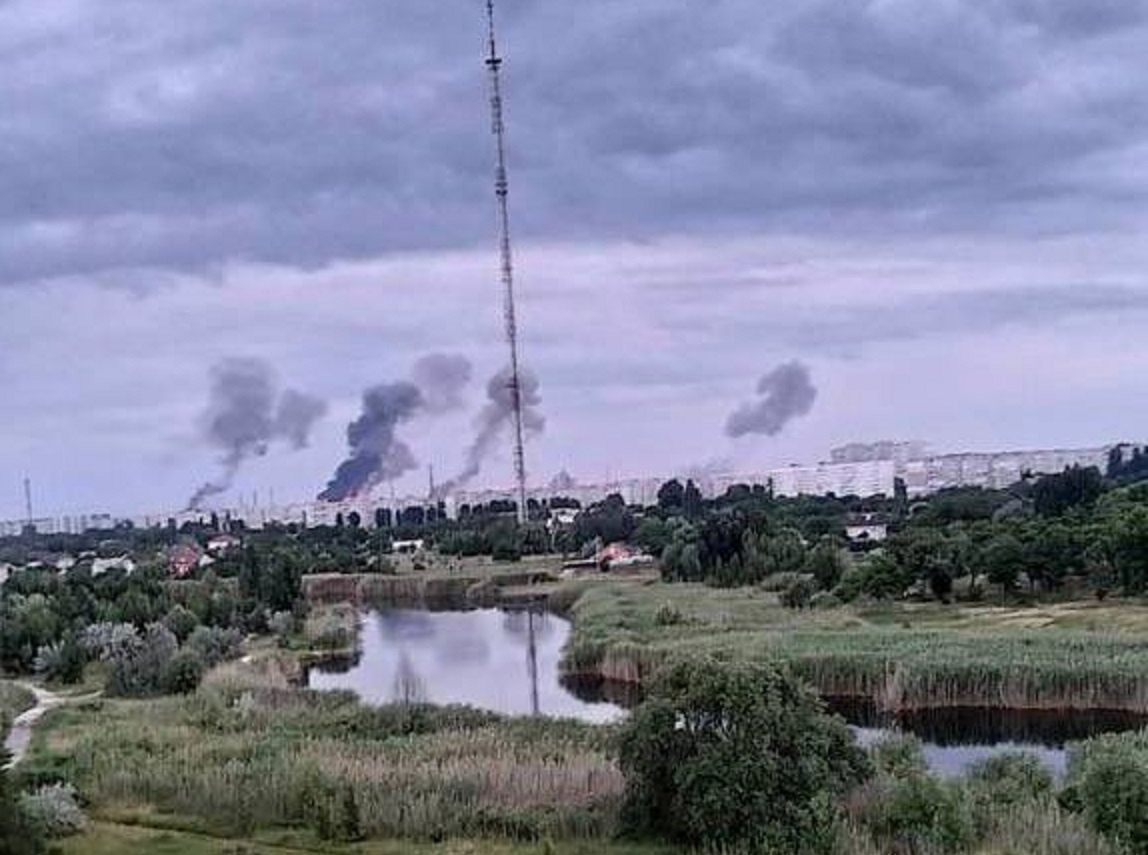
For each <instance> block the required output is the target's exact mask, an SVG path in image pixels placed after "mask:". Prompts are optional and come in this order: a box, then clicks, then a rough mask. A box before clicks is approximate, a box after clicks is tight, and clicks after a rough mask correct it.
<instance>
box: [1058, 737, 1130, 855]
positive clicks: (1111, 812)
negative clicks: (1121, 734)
mask: <svg viewBox="0 0 1148 855" xmlns="http://www.w3.org/2000/svg"><path fill="white" fill-rule="evenodd" d="M1075 790H1076V793H1077V794H1078V796H1079V798H1080V802H1081V804H1082V805H1083V807H1084V814H1085V816H1086V817H1087V819H1088V822H1089V824H1090V825H1091V826H1092V827H1093V828H1094V829H1096V830H1097V831H1099V832H1100V833H1101V834H1104V835H1106V836H1108V837H1111V838H1112V839H1114V840H1117V841H1119V842H1120V843H1122V844H1123V845H1124V846H1125V847H1126V848H1127V849H1128V850H1129V851H1130V852H1133V853H1136V855H1143V853H1148V765H1146V764H1145V762H1144V758H1143V757H1139V756H1136V755H1135V754H1124V753H1119V752H1107V751H1106V752H1103V753H1101V754H1100V755H1099V756H1096V757H1094V758H1091V759H1089V760H1088V761H1087V762H1086V764H1085V767H1084V770H1083V772H1082V774H1081V775H1080V778H1079V781H1078V782H1077V783H1076V786H1075Z"/></svg>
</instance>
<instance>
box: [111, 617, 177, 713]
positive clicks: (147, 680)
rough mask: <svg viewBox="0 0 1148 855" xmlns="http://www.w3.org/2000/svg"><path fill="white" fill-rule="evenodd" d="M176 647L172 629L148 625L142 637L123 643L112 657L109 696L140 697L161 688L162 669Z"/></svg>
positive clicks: (154, 692)
mask: <svg viewBox="0 0 1148 855" xmlns="http://www.w3.org/2000/svg"><path fill="white" fill-rule="evenodd" d="M177 647H178V644H177V642H176V640H175V636H174V635H173V634H172V632H171V630H170V629H168V628H167V627H166V626H164V625H163V624H160V623H153V624H150V625H149V626H148V628H147V630H146V631H145V633H144V635H143V637H140V636H138V635H137V636H136V637H135V639H134V642H132V643H130V644H128V643H125V644H124V645H122V646H121V647H119V648H118V649H116V651H115V653H114V654H113V655H112V672H111V674H110V675H109V676H108V694H111V695H122V696H125V697H143V696H146V695H154V694H157V693H159V692H160V691H161V690H162V688H163V675H164V669H165V668H166V667H167V664H168V662H169V661H170V660H171V657H172V656H174V655H175V651H176V649H177Z"/></svg>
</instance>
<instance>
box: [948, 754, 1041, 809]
mask: <svg viewBox="0 0 1148 855" xmlns="http://www.w3.org/2000/svg"><path fill="white" fill-rule="evenodd" d="M966 777H967V780H968V782H969V784H970V786H973V787H975V788H980V789H983V790H985V791H986V792H987V795H988V796H989V797H990V799H991V801H992V803H993V804H994V805H995V806H998V807H1000V806H1004V805H1016V804H1020V803H1021V802H1025V801H1030V800H1032V799H1037V798H1042V797H1044V796H1050V795H1051V794H1052V784H1053V781H1052V773H1051V772H1049V771H1048V769H1046V768H1045V766H1044V764H1042V763H1041V762H1040V760H1039V759H1038V758H1037V757H1036V756H1034V755H1032V754H1026V753H1024V752H1019V751H1018V752H1007V753H1004V754H997V755H995V756H993V757H988V758H986V759H984V760H981V761H980V762H978V763H976V764H974V765H973V767H972V768H971V769H970V770H969V773H968V775H967V776H966Z"/></svg>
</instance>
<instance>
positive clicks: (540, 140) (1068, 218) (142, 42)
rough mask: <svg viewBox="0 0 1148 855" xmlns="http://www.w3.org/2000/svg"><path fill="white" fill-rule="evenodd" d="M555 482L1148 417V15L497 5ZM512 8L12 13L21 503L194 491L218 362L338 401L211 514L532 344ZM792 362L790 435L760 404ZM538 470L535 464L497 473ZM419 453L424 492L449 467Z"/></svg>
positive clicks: (68, 506)
mask: <svg viewBox="0 0 1148 855" xmlns="http://www.w3.org/2000/svg"><path fill="white" fill-rule="evenodd" d="M498 11H499V23H500V27H501V33H500V36H501V41H502V43H503V44H502V47H503V53H504V54H505V56H506V64H505V66H504V70H505V94H506V109H507V125H508V134H509V162H510V170H511V196H510V203H511V217H512V223H513V229H514V235H515V250H516V262H517V267H518V286H519V297H520V303H519V315H520V325H521V332H522V351H523V358H524V361H525V362H526V363H527V364H528V365H529V367H530V368H531V370H532V371H533V372H534V373H535V374H536V375H537V376H538V378H539V380H540V383H541V395H542V399H543V403H542V407H541V409H542V411H543V413H544V415H545V417H546V420H547V427H546V430H545V432H544V433H543V434H542V435H540V436H538V437H535V438H534V439H532V441H531V443H530V445H529V447H528V450H527V458H528V468H529V471H530V477H531V480H532V481H533V482H536V483H544V482H546V481H548V480H549V479H550V477H552V476H553V475H554V474H555V473H557V472H559V471H560V470H562V469H567V470H568V471H569V472H570V473H571V474H573V475H574V476H575V477H576V478H578V479H579V480H581V481H584V482H594V481H600V480H602V479H604V478H608V477H617V476H621V475H661V474H669V473H673V472H679V471H685V470H688V469H690V468H692V467H698V466H715V465H717V466H723V467H732V468H734V469H736V470H745V471H754V470H761V469H764V468H768V467H771V466H776V465H784V464H786V463H790V462H812V461H815V460H818V459H823V458H825V457H826V456H827V455H828V450H829V448H830V447H831V446H832V445H834V444H837V443H842V442H848V441H854V440H870V439H881V438H913V439H923V440H927V441H929V442H930V443H931V445H932V447H933V448H935V449H938V450H942V451H955V450H965V449H980V450H993V449H1005V448H1018V447H1036V448H1039V447H1052V446H1062V447H1063V446H1084V445H1093V444H1101V443H1105V442H1110V441H1116V440H1124V439H1128V440H1143V439H1145V438H1148V437H1146V434H1148V431H1145V429H1144V426H1145V424H1148V395H1146V394H1145V391H1146V387H1148V379H1146V378H1148V335H1145V331H1146V330H1148V281H1146V278H1145V277H1146V274H1145V271H1146V270H1148V241H1146V239H1145V237H1144V235H1145V226H1146V225H1148V207H1146V202H1148V95H1146V94H1145V92H1144V87H1143V81H1144V79H1145V77H1146V75H1148V53H1146V52H1145V51H1144V49H1143V48H1144V45H1145V44H1148V2H1144V0H1091V2H1089V3H1081V2H1079V0H959V1H958V0H932V2H929V3H922V2H920V1H919V0H777V2H772V3H761V2H759V0H656V2H655V0H625V2H619V0H580V2H578V3H555V2H541V0H500V2H499V10H498ZM484 28H485V21H484V9H483V4H482V2H481V0H436V2H434V3H427V2H425V0H385V2H379V0H370V2H368V0H340V2H337V3H336V2H330V0H244V2H225V0H182V2H180V3H178V4H174V5H173V4H162V3H155V2H154V1H153V0H0V63H2V64H3V67H2V73H0V404H2V406H0V416H2V418H0V518H11V517H18V516H20V515H21V514H22V507H23V495H22V487H21V482H22V479H23V478H24V477H25V476H28V477H31V478H32V480H33V485H34V492H35V498H36V504H37V509H38V510H39V511H40V512H41V513H45V514H47V513H54V514H58V513H79V512H87V511H102V510H107V511H111V512H113V513H131V512H142V511H149V510H155V511H161V510H174V509H178V508H179V507H181V506H182V503H183V502H185V501H186V499H187V497H188V496H189V495H190V493H191V492H192V491H193V490H194V489H195V487H196V486H198V485H199V484H200V483H202V482H203V481H204V480H206V479H209V478H212V477H214V476H215V475H216V474H217V472H218V468H219V458H220V452H219V450H218V449H216V448H213V447H212V446H211V445H210V444H209V443H208V442H207V441H206V440H205V436H204V430H203V420H204V412H205V407H206V406H207V401H208V390H209V383H210V376H211V368H212V366H213V365H215V364H217V363H219V362H220V361H221V360H224V359H229V358H230V359H233V358H256V359H260V360H264V361H266V362H267V363H268V364H269V365H270V366H272V368H273V369H274V371H275V373H276V376H277V378H278V381H279V382H280V383H281V385H282V386H283V387H291V388H297V389H300V390H303V391H306V392H308V393H310V394H314V395H318V396H320V397H322V398H324V399H325V400H326V401H327V402H328V405H329V407H328V411H327V414H326V416H325V417H324V418H323V419H322V420H321V421H320V422H319V424H318V425H317V426H316V428H315V430H314V433H313V436H312V438H311V443H310V445H309V446H308V447H307V448H305V449H302V450H298V451H295V450H292V449H290V448H283V447H274V448H272V449H270V451H269V453H268V454H267V455H266V456H265V457H262V458H259V459H255V460H252V461H250V462H249V464H248V465H246V466H245V467H244V468H243V469H242V470H241V471H240V472H239V474H238V477H237V478H236V481H235V485H234V489H233V490H232V492H231V493H229V494H226V495H225V496H223V497H221V501H224V502H229V501H234V500H236V498H237V497H238V496H240V495H245V496H248V497H250V495H251V494H252V493H253V492H254V491H259V494H260V496H261V498H262V499H264V500H266V499H267V498H268V497H270V495H271V493H272V491H273V492H274V496H275V498H276V500H278V501H287V500H304V499H309V498H311V497H313V496H314V495H315V494H316V493H318V491H319V490H320V489H321V488H322V487H323V485H324V484H325V483H326V481H327V479H328V478H329V477H330V475H331V473H332V471H333V470H334V468H335V466H336V465H337V464H338V463H339V462H340V460H341V459H342V457H343V455H344V453H345V450H346V441H345V432H346V426H347V423H348V422H349V421H350V420H351V419H353V418H355V416H356V415H357V412H358V408H359V399H360V396H361V394H362V392H363V390H364V389H365V388H367V387H369V386H372V385H374V384H378V383H383V382H389V381H394V380H396V379H402V378H404V377H406V376H407V375H408V374H409V371H410V368H411V366H412V364H413V363H414V362H415V361H416V360H417V359H418V358H419V357H421V356H423V355H425V354H426V353H429V352H448V353H458V354H463V355H465V356H467V357H468V358H469V359H471V360H472V361H473V362H474V364H475V366H476V375H475V382H474V383H473V384H472V387H471V388H470V389H469V391H468V393H467V407H465V408H463V409H461V410H458V411H455V412H453V413H451V414H447V415H441V416H437V417H434V418H432V417H426V418H420V419H416V420H414V421H412V422H411V423H409V424H406V425H403V426H402V427H401V428H400V435H401V437H402V439H403V440H404V441H405V442H407V443H408V444H409V445H410V446H411V448H412V450H413V452H414V454H415V456H416V457H417V459H418V461H419V463H420V466H425V465H427V464H433V465H434V467H435V470H436V474H439V475H440V477H447V476H449V475H451V474H452V473H453V472H454V471H456V470H457V469H458V468H459V467H460V466H461V465H462V462H463V455H464V451H465V448H466V445H467V443H468V441H469V436H470V433H471V430H472V428H471V422H472V420H473V418H474V417H475V415H476V413H477V412H478V411H479V408H480V407H481V405H482V398H483V389H482V387H483V385H484V383H485V380H486V378H487V377H489V376H490V375H491V374H493V373H494V372H495V371H497V370H498V369H499V368H500V367H501V366H502V365H503V364H504V362H505V346H504V344H503V339H502V327H501V295H500V293H499V284H498V279H497V261H498V259H497V252H496V220H495V209H494V196H493V174H492V167H493V155H494V149H493V139H492V137H491V133H490V131H491V121H490V114H489V106H488V103H487V89H486V79H485V69H484V66H483V63H482V59H483V51H484V37H485V29H484ZM792 360H798V361H800V362H801V363H803V364H804V365H806V366H807V367H808V368H809V371H810V373H811V376H812V379H813V382H814V384H815V385H816V387H817V397H816V401H815V403H814V405H813V407H812V409H811V410H810V411H809V412H808V414H806V415H804V416H801V417H800V418H796V419H794V420H793V421H791V422H790V423H789V424H787V425H786V426H785V428H784V430H782V431H781V433H779V434H777V435H775V436H760V435H758V436H754V435H750V436H746V437H742V438H739V439H737V440H732V439H729V438H727V437H726V436H725V435H724V432H723V428H724V426H725V424H726V420H727V418H728V416H729V414H730V413H731V412H733V411H734V410H736V409H737V408H738V407H740V406H742V405H744V404H746V403H747V402H749V403H752V402H753V401H754V398H755V389H756V387H757V384H758V381H759V379H760V378H761V377H762V376H763V375H765V374H767V373H768V372H770V371H771V370H773V369H775V368H776V367H778V366H779V365H782V364H785V363H787V362H789V361H792ZM509 480H510V463H509V454H501V455H500V456H498V457H497V458H496V459H494V460H492V461H490V462H489V465H488V466H487V467H486V469H485V470H484V471H483V473H482V475H481V476H480V478H479V481H478V483H481V484H492V485H501V484H506V483H508V482H509ZM425 483H426V474H425V472H424V471H423V470H422V469H421V468H420V469H419V470H416V471H413V472H411V473H410V474H409V475H407V476H406V477H405V478H404V479H403V480H401V481H400V482H399V483H398V484H396V490H398V491H399V492H400V493H404V492H418V491H420V490H423V489H424V488H425Z"/></svg>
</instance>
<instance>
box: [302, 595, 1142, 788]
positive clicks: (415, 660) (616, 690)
mask: <svg viewBox="0 0 1148 855" xmlns="http://www.w3.org/2000/svg"><path fill="white" fill-rule="evenodd" d="M362 629H363V631H362V652H361V655H360V656H358V657H357V658H356V659H355V661H353V662H342V663H329V664H325V665H322V666H318V667H316V668H313V669H312V670H311V672H310V674H309V675H308V685H310V686H311V688H314V689H351V690H353V691H354V692H356V693H357V694H358V695H359V696H360V697H361V698H363V700H365V701H367V702H368V703H376V704H386V703H393V702H395V701H403V700H406V701H426V702H430V703H435V704H469V705H471V706H475V707H481V708H483V709H489V710H494V711H496V712H501V713H507V714H510V715H529V714H531V713H540V714H542V715H548V716H561V717H569V718H579V719H582V720H584V721H590V722H594V723H605V722H611V721H617V720H619V719H620V718H622V717H623V716H625V708H626V707H628V706H632V705H633V703H635V702H636V700H637V698H636V696H635V694H634V692H633V690H632V689H627V688H626V687H619V686H609V685H603V684H601V683H598V682H589V683H587V682H579V683H566V684H564V683H563V681H562V679H561V677H560V671H559V667H558V665H559V662H560V661H561V659H562V648H563V647H564V646H565V644H566V640H567V638H568V636H569V634H570V624H569V623H568V622H567V621H565V620H563V619H562V618H559V617H555V616H554V615H550V614H546V613H537V612H535V613H530V612H526V611H500V610H498V609H479V610H475V611H443V612H431V611H424V610H411V609H388V610H384V611H370V612H367V613H366V614H365V615H364V616H363V628H362ZM829 706H830V708H831V709H832V710H833V711H834V712H836V713H838V714H840V715H842V716H843V717H844V718H845V719H846V720H847V721H848V722H849V723H850V725H851V726H852V727H853V729H854V731H855V732H856V733H857V736H858V740H859V741H860V742H861V744H869V743H872V742H875V741H877V740H878V739H880V738H882V737H883V736H885V735H886V734H888V733H889V732H891V731H893V730H901V731H906V732H910V733H914V734H916V735H917V736H918V737H919V738H920V739H921V740H922V742H923V743H924V748H925V756H926V759H927V760H928V762H929V766H930V768H932V769H933V770H934V771H935V772H937V773H939V774H942V775H959V774H961V772H963V771H964V770H965V768H966V767H968V766H969V764H971V763H974V762H976V761H977V760H980V759H982V758H984V757H989V756H991V755H993V754H997V753H1000V752H1002V751H1028V752H1031V753H1033V754H1036V755H1037V756H1038V757H1039V758H1040V759H1041V761H1042V762H1043V763H1044V764H1045V765H1046V766H1048V767H1049V768H1050V769H1051V770H1052V771H1053V772H1054V773H1055V774H1057V775H1063V774H1064V770H1065V763H1066V757H1065V750H1064V746H1065V743H1066V742H1068V741H1070V740H1074V739H1084V738H1086V737H1089V736H1093V735H1095V734H1097V733H1105V732H1109V731H1117V730H1129V729H1133V728H1137V727H1143V726H1145V725H1146V724H1148V720H1146V719H1145V718H1144V717H1139V716H1132V715H1127V714H1120V713H1066V712H1040V711H1035V712H1018V711H1005V710H993V709H955V710H954V709H948V710H932V711H929V712H927V713H913V714H907V715H899V716H891V715H888V714H882V713H880V712H878V711H877V710H875V709H874V708H873V707H872V706H871V705H867V704H865V703H858V702H856V701H848V700H844V699H832V698H831V699H829Z"/></svg>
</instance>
